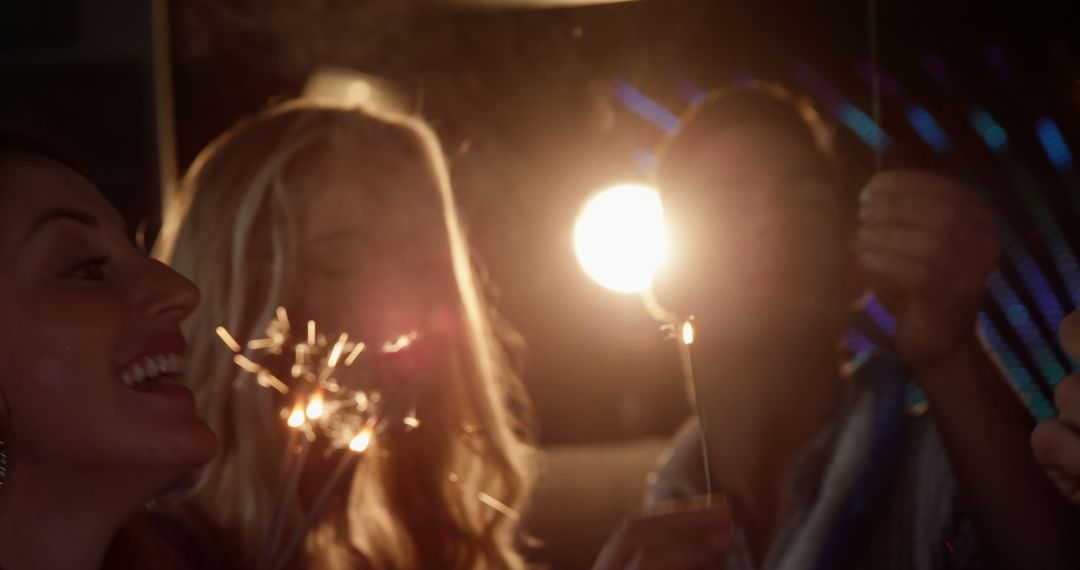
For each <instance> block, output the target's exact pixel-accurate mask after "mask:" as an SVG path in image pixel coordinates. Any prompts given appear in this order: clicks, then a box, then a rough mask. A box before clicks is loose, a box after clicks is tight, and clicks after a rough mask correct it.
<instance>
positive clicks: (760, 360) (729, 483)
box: [694, 336, 843, 535]
mask: <svg viewBox="0 0 1080 570" xmlns="http://www.w3.org/2000/svg"><path fill="white" fill-rule="evenodd" d="M701 348H705V347H701ZM697 352H699V353H701V355H700V357H698V355H697V354H695V362H694V364H695V368H696V369H697V370H696V373H697V375H698V384H699V389H698V390H699V393H700V396H701V398H702V406H701V408H702V411H703V412H704V414H705V422H706V436H707V441H708V446H709V460H710V461H709V462H710V467H711V472H712V478H713V480H714V483H715V484H716V485H717V486H718V487H719V488H720V489H723V490H725V491H726V492H728V493H730V494H732V495H733V497H732V498H733V499H734V502H735V504H736V506H737V507H738V508H739V509H740V510H742V511H744V513H743V515H744V516H745V517H749V519H750V520H747V521H743V522H744V523H746V524H748V525H751V526H753V527H757V528H756V529H749V530H751V531H752V532H753V531H757V533H763V534H766V535H771V534H773V533H774V532H775V531H776V530H777V529H778V527H779V525H780V524H781V523H782V522H783V520H784V518H785V517H786V516H787V511H788V509H789V508H790V506H791V499H792V497H791V490H792V489H791V477H792V469H793V467H794V466H795V462H796V461H797V459H798V457H799V455H800V454H801V453H802V452H803V450H804V449H805V448H806V447H807V445H808V444H809V443H810V442H811V441H812V440H813V439H814V438H815V437H817V435H818V433H820V431H821V430H822V428H823V427H824V426H825V425H826V423H827V422H828V420H829V418H830V417H831V416H832V415H833V414H834V413H835V411H836V408H837V406H838V403H839V401H840V396H841V394H842V388H843V384H842V380H841V376H840V372H839V362H838V355H837V351H836V344H835V342H832V341H830V340H828V338H822V337H816V338H815V337H813V336H811V337H810V338H805V339H786V340H784V341H782V342H776V341H769V342H764V341H762V342H745V341H742V342H731V343H722V344H717V345H710V346H709V347H708V348H706V349H705V350H700V349H699V350H698V351H697ZM706 376H707V377H706Z"/></svg>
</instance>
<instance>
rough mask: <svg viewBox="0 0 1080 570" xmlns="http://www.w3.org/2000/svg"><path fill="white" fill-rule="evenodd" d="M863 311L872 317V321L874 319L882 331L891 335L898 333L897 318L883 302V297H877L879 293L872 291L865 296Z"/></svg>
mask: <svg viewBox="0 0 1080 570" xmlns="http://www.w3.org/2000/svg"><path fill="white" fill-rule="evenodd" d="M862 311H863V312H864V313H866V316H868V317H870V320H871V321H874V324H875V325H877V326H878V328H879V329H881V330H882V332H884V333H885V334H887V335H889V336H890V337H891V336H893V335H894V334H896V319H895V318H894V317H893V316H892V313H890V312H889V310H888V309H886V308H885V305H883V304H882V303H881V299H878V298H877V295H874V294H873V293H870V294H867V295H866V296H864V297H863V299H862Z"/></svg>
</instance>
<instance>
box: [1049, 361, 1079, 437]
mask: <svg viewBox="0 0 1080 570" xmlns="http://www.w3.org/2000/svg"><path fill="white" fill-rule="evenodd" d="M1054 406H1055V407H1056V408H1057V409H1058V420H1059V421H1061V422H1063V423H1065V424H1066V425H1067V426H1069V427H1071V428H1072V429H1075V430H1080V374H1071V375H1069V376H1066V377H1065V379H1063V380H1062V381H1061V382H1059V383H1058V385H1057V388H1055V389H1054Z"/></svg>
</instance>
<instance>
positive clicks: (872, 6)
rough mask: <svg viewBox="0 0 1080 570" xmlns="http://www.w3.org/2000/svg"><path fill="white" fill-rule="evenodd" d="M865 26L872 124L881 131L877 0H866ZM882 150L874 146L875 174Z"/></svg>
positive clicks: (881, 161)
mask: <svg viewBox="0 0 1080 570" xmlns="http://www.w3.org/2000/svg"><path fill="white" fill-rule="evenodd" d="M866 27H867V30H868V32H869V34H868V35H869V36H870V60H871V61H872V62H873V69H872V70H871V72H870V98H871V102H870V103H871V114H872V115H873V117H874V125H875V126H877V128H878V130H879V131H881V128H882V125H881V71H880V66H879V62H878V17H877V0H866ZM884 152H885V151H884V148H883V146H882V145H877V146H875V147H874V173H875V174H876V173H878V172H881V166H882V163H883V162H884V157H883V155H884Z"/></svg>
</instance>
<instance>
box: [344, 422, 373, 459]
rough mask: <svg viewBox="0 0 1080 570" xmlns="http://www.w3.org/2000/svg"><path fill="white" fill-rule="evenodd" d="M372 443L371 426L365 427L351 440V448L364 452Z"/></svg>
mask: <svg viewBox="0 0 1080 570" xmlns="http://www.w3.org/2000/svg"><path fill="white" fill-rule="evenodd" d="M369 445H371V428H364V429H362V430H360V433H358V434H356V437H354V438H353V439H352V441H350V442H349V449H351V450H353V451H355V452H357V453H363V452H364V451H365V450H367V448H368V446H369Z"/></svg>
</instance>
